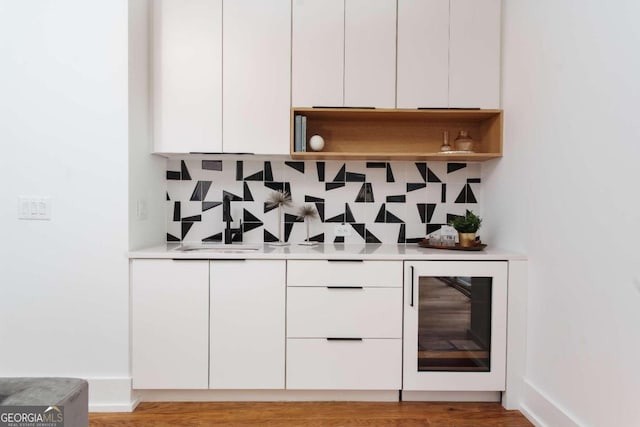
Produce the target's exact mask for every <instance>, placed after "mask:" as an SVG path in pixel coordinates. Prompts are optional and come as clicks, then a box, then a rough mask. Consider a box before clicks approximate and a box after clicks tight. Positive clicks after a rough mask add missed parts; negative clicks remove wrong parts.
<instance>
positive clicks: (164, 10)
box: [152, 0, 222, 153]
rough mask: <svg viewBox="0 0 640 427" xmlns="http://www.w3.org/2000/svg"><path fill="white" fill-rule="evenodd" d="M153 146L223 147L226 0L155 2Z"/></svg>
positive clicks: (158, 149)
mask: <svg viewBox="0 0 640 427" xmlns="http://www.w3.org/2000/svg"><path fill="white" fill-rule="evenodd" d="M152 55H153V72H152V85H153V128H154V151H155V152H177V153H181V152H182V153H184V152H190V151H206V152H220V151H222V62H221V60H222V0H156V1H154V2H153V47H152Z"/></svg>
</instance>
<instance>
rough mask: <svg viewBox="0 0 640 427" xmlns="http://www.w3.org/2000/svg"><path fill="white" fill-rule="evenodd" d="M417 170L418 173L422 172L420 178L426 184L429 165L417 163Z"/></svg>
mask: <svg viewBox="0 0 640 427" xmlns="http://www.w3.org/2000/svg"><path fill="white" fill-rule="evenodd" d="M416 168H418V172H420V176H421V177H422V180H423V181H424V182H427V164H426V163H422V162H420V163H416Z"/></svg>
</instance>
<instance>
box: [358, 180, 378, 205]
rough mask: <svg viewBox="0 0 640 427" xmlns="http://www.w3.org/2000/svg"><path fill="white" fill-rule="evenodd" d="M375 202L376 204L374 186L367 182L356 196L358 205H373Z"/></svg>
mask: <svg viewBox="0 0 640 427" xmlns="http://www.w3.org/2000/svg"><path fill="white" fill-rule="evenodd" d="M373 202H374V197H373V186H372V185H371V183H370V182H365V183H364V184H362V187H360V191H359V192H358V195H357V196H356V203H373Z"/></svg>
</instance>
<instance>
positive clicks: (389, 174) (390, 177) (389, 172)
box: [387, 163, 396, 182]
mask: <svg viewBox="0 0 640 427" xmlns="http://www.w3.org/2000/svg"><path fill="white" fill-rule="evenodd" d="M387 182H396V179H395V178H394V176H393V170H392V169H391V164H389V163H387Z"/></svg>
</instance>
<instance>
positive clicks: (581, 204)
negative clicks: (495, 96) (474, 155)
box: [483, 0, 640, 426]
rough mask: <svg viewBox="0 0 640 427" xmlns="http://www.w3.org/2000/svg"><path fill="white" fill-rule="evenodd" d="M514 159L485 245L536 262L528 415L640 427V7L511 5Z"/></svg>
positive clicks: (491, 167) (487, 186) (548, 2)
mask: <svg viewBox="0 0 640 427" xmlns="http://www.w3.org/2000/svg"><path fill="white" fill-rule="evenodd" d="M503 7H504V16H503V26H504V27H503V88H502V89H503V108H504V109H505V135H504V136H505V157H504V158H503V159H501V160H499V161H495V162H492V163H491V164H487V165H486V167H485V168H484V169H483V186H484V187H483V190H484V191H483V195H484V197H485V199H484V200H485V203H484V206H485V209H484V212H483V213H484V216H485V218H486V219H485V221H486V228H485V230H484V233H483V237H485V233H486V234H488V235H489V236H490V237H489V236H487V237H488V238H489V240H490V241H492V242H494V244H496V245H499V246H505V247H510V248H515V249H521V250H523V251H525V252H526V253H527V254H528V255H529V257H530V264H529V271H530V277H529V289H528V299H529V308H528V335H527V337H528V350H527V369H526V384H525V399H524V402H523V409H524V410H525V411H526V413H527V414H528V415H529V416H530V417H532V419H534V420H535V421H536V423H537V424H539V425H545V424H546V425H550V426H562V425H574V424H579V425H585V426H636V425H640V405H638V396H639V395H640V369H638V368H637V363H638V361H639V360H640V339H639V337H640V332H638V328H639V325H640V250H638V242H640V228H639V227H638V224H640V209H639V208H640V202H639V199H640V191H639V190H638V185H639V183H640V167H639V166H638V164H639V161H640V109H639V107H638V106H639V105H640V53H639V52H640V51H639V48H638V47H639V46H640V26H638V24H637V19H638V16H640V3H639V2H637V0H619V1H616V2H602V1H598V0H585V1H570V0H553V1H552V0H528V1H505V2H503Z"/></svg>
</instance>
